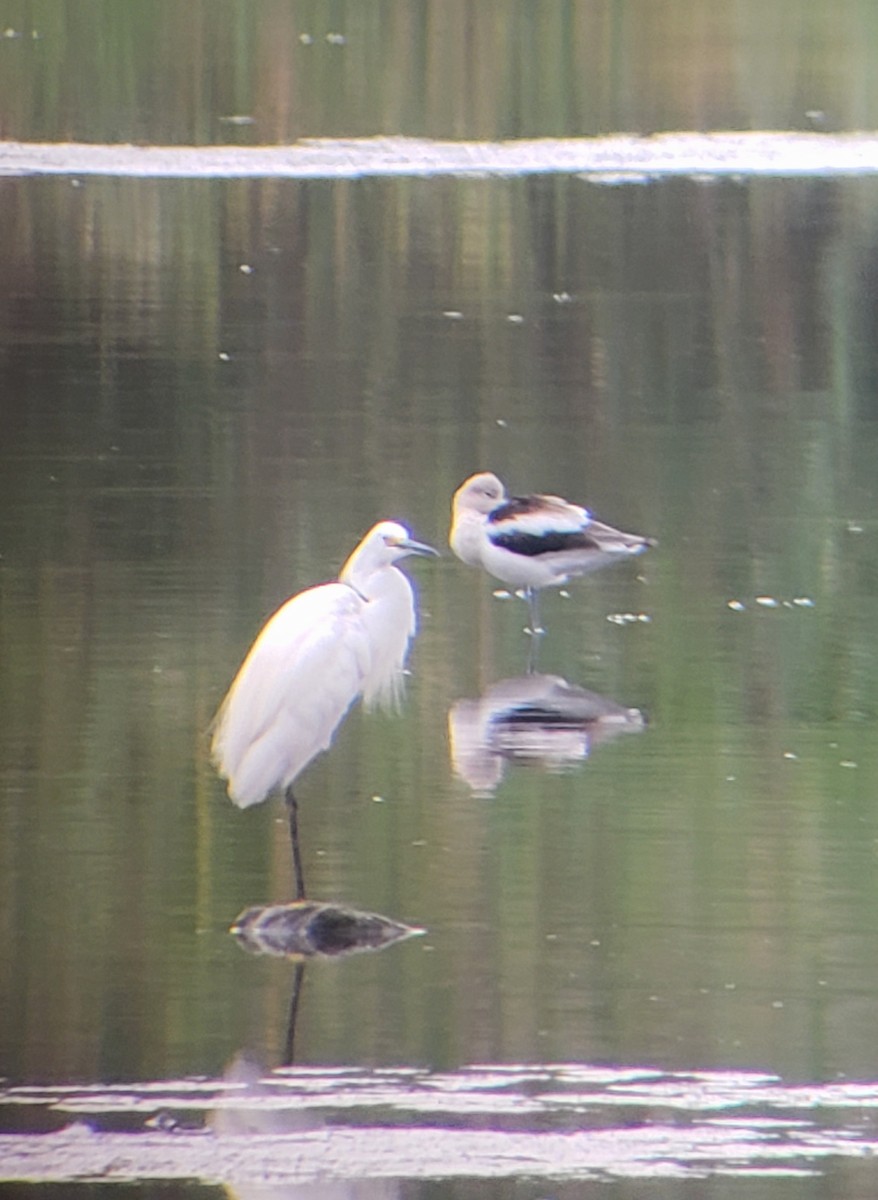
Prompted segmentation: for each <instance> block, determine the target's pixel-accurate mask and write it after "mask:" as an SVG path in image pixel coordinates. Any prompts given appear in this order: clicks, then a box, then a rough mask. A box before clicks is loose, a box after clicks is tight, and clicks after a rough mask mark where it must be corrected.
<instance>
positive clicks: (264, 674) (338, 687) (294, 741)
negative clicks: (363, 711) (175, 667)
mask: <svg viewBox="0 0 878 1200" xmlns="http://www.w3.org/2000/svg"><path fill="white" fill-rule="evenodd" d="M409 554H436V551H435V550H434V549H433V548H432V547H431V546H425V545H423V544H422V543H420V542H416V541H413V540H412V538H411V536H410V535H409V532H408V530H407V529H406V528H405V527H404V526H403V525H399V524H397V523H396V522H394V521H381V522H379V523H378V524H377V525H375V526H374V527H373V528H372V529H370V530H369V532H368V533H367V534H366V536H365V537H364V538H363V540H362V541H361V542H360V544H359V546H357V548H356V550H354V552H353V554H352V555H351V556H350V558H349V559H348V560H347V562H346V563H345V565H344V567H343V568H342V571H341V574H340V575H339V577H338V580H337V582H335V583H324V584H321V585H319V586H317V587H312V588H308V590H307V591H304V592H300V593H299V594H298V595H297V596H293V597H292V599H290V600H287V602H286V603H285V604H283V605H282V606H281V607H280V608H279V609H278V610H277V612H276V613H275V614H274V616H272V617H270V618H269V620H268V621H267V622H266V624H265V626H264V627H263V629H262V631H261V632H260V634H259V636H258V637H257V638H256V641H255V642H254V643H253V645H252V647H251V648H250V652H249V653H248V655H247V657H246V658H245V659H244V662H243V663H242V665H241V668H240V670H239V671H238V674H237V675H236V676H235V679H234V681H233V683H232V685H231V687H230V688H229V691H228V694H227V695H226V698H225V699H224V700H223V702H222V705H221V706H220V709H219V712H218V713H217V716H216V718H215V721H214V728H213V741H212V744H211V755H212V758H213V761H214V763H215V765H216V767H217V770H218V771H219V773H220V775H221V776H222V777H223V778H224V779H226V780H227V781H228V791H229V796H230V797H231V798H232V800H233V801H234V802H235V804H237V805H238V806H239V807H241V808H247V807H249V805H251V804H258V803H259V801H260V800H264V799H265V798H266V797H267V796H268V795H269V794H270V793H271V792H272V791H274V790H275V789H276V788H282V789H285V790H286V794H287V800H288V802H289V804H290V806H291V809H292V812H291V833H292V834H293V853H294V858H295V857H297V847H296V833H295V826H294V820H293V818H294V806H295V798H294V796H293V793H292V784H293V782H294V781H295V779H296V778H297V776H298V775H299V774H300V773H301V772H302V771H303V770H304V769H305V767H307V765H308V763H310V762H311V760H312V759H313V758H315V757H316V756H317V755H318V754H319V753H320V752H321V751H322V750H326V749H327V747H328V746H329V744H330V743H331V741H332V738H333V735H334V734H335V731H336V729H337V728H338V726H339V725H340V724H341V721H342V719H343V718H344V716H345V714H346V713H347V711H348V709H349V708H350V707H351V705H352V704H353V702H354V701H355V700H356V699H357V698H358V697H360V696H362V697H363V699H364V701H365V703H367V704H384V705H390V704H392V703H393V702H394V701H395V700H396V699H397V697H398V695H399V691H400V688H401V684H402V679H403V667H404V664H405V658H406V653H407V651H408V646H409V643H410V641H411V639H412V638H413V637H414V634H415V631H416V624H417V621H416V616H415V601H414V594H413V592H412V586H411V584H410V583H409V581H408V578H407V577H406V576H405V575H404V574H403V572H402V571H400V570H398V569H397V568H396V567H395V566H394V565H393V564H394V563H395V562H398V561H399V560H400V559H401V558H404V557H405V556H406V555H409ZM297 874H299V870H298V868H297ZM299 891H300V893H302V894H303V893H304V887H303V886H302V885H301V880H299Z"/></svg>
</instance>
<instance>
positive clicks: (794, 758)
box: [783, 750, 799, 761]
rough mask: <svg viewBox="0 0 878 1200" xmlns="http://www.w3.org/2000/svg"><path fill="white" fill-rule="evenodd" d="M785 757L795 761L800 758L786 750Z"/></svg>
mask: <svg viewBox="0 0 878 1200" xmlns="http://www.w3.org/2000/svg"><path fill="white" fill-rule="evenodd" d="M783 756H784V758H789V759H792V760H793V761H798V758H799V756H798V754H795V753H794V752H793V751H792V750H784V752H783Z"/></svg>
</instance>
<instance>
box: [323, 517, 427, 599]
mask: <svg viewBox="0 0 878 1200" xmlns="http://www.w3.org/2000/svg"><path fill="white" fill-rule="evenodd" d="M409 554H435V555H437V556H438V554H439V551H438V550H434V549H433V547H432V546H427V545H425V544H424V543H423V542H416V541H415V540H414V538H413V537H412V536H411V534H410V533H409V531H408V530H407V529H406V527H405V525H400V524H399V522H398V521H379V522H378V524H377V525H373V526H372V528H371V529H370V530H369V532H368V533H367V534H366V536H365V537H364V538H363V540H362V541H361V542H360V544H359V546H357V548H356V550H355V551H354V552H353V554H352V555H351V556H350V558H349V559H348V561H347V562H346V563H345V565H344V567H343V568H342V571H341V574H340V575H339V579H340V580H341V581H342V583H349V584H351V585H352V586H353V587H356V588H360V589H362V587H363V581H364V580H365V579H367V578H368V577H369V576H370V575H372V574H373V572H375V571H380V570H381V569H382V568H383V567H389V566H392V564H393V563H395V562H398V561H399V559H401V558H405V557H406V556H407V555H409Z"/></svg>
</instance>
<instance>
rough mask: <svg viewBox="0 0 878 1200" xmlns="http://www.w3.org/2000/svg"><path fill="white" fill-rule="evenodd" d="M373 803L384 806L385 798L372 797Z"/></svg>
mask: <svg viewBox="0 0 878 1200" xmlns="http://www.w3.org/2000/svg"><path fill="white" fill-rule="evenodd" d="M372 803H373V804H383V803H384V797H383V796H373V797H372Z"/></svg>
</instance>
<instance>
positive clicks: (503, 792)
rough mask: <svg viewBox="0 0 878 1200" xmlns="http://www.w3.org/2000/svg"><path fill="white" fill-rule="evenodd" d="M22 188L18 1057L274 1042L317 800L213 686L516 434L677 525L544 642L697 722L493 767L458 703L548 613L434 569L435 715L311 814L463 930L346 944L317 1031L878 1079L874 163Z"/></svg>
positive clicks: (17, 444)
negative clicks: (249, 772) (370, 539)
mask: <svg viewBox="0 0 878 1200" xmlns="http://www.w3.org/2000/svg"><path fill="white" fill-rule="evenodd" d="M3 191H4V199H5V200H6V204H5V205H4V207H3V213H4V216H3V220H4V222H5V223H6V230H5V232H6V234H7V236H5V237H4V238H3V239H0V245H2V254H3V264H2V269H3V278H4V280H6V281H7V285H6V299H5V304H4V307H3V308H2V310H0V321H2V326H3V332H4V335H5V336H4V339H3V341H4V344H5V345H6V347H7V349H6V351H5V358H4V371H5V383H6V387H5V392H4V394H5V400H4V411H3V426H4V438H3V440H2V446H0V462H2V469H0V536H2V554H3V559H2V564H0V606H2V614H0V615H2V630H3V632H2V638H3V651H2V653H3V671H2V676H0V749H2V762H3V781H4V789H3V797H2V802H0V823H2V830H0V833H2V837H0V855H2V873H0V898H2V911H3V914H4V919H3V922H2V924H0V962H2V963H3V967H2V970H0V983H2V1007H3V1012H4V1014H5V1019H4V1021H3V1022H2V1023H0V1027H2V1032H0V1047H2V1051H3V1054H2V1059H3V1063H4V1069H5V1070H6V1071H7V1072H8V1073H9V1074H10V1075H12V1076H13V1077H24V1078H37V1079H39V1078H48V1077H53V1078H58V1077H60V1078H86V1079H87V1078H96V1077H97V1078H105V1077H116V1076H125V1077H129V1078H130V1077H143V1078H146V1077H149V1076H153V1075H165V1074H173V1073H182V1072H188V1071H197V1070H206V1071H209V1072H218V1071H219V1070H221V1068H222V1065H223V1063H224V1062H225V1061H227V1060H228V1058H229V1057H230V1056H231V1055H232V1054H233V1053H234V1052H235V1051H236V1050H238V1049H239V1048H240V1047H241V1046H242V1045H244V1044H245V1043H246V1044H253V1045H254V1047H255V1048H256V1049H258V1050H261V1051H262V1052H263V1054H264V1056H265V1058H266V1059H267V1060H268V1061H276V1059H277V1056H278V1054H279V1048H280V1047H281V1045H282V1041H283V1033H284V1021H285V1013H286V1004H287V1001H288V993H289V985H290V978H289V970H288V969H287V968H285V967H284V966H283V964H276V963H263V962H254V961H251V960H248V959H246V958H244V956H242V955H241V954H240V952H239V951H238V950H237V949H236V947H235V946H234V944H233V943H232V941H231V939H230V938H228V937H227V936H226V934H225V927H226V926H227V925H228V923H229V922H230V921H231V920H232V918H233V917H234V916H235V915H236V914H237V913H238V912H239V911H240V910H241V909H242V908H243V907H245V905H247V904H250V903H257V902H268V901H272V900H282V899H286V898H288V897H289V895H290V880H289V877H288V862H287V859H288V854H287V847H286V845H285V841H284V838H285V830H284V826H283V824H282V823H279V818H280V817H281V816H282V814H281V810H280V807H279V806H277V805H274V806H265V807H263V808H261V809H258V810H255V811H253V812H250V813H246V814H242V813H240V812H237V811H235V810H234V809H233V808H232V806H231V805H230V804H229V803H228V802H227V801H226V800H225V799H224V797H223V795H222V789H221V787H220V785H219V783H218V781H216V780H215V778H214V777H213V774H212V772H211V770H210V767H209V765H208V763H207V760H206V736H205V731H206V729H207V726H208V723H209V720H210V717H211V715H212V712H213V709H214V707H215V705H216V704H217V703H218V701H219V699H220V698H221V696H222V694H223V691H224V689H225V686H226V684H227V683H228V680H229V679H230V678H231V676H232V674H233V672H234V670H235V669H236V667H237V665H238V663H239V661H240V659H241V657H242V655H243V653H244V651H245V650H246V647H247V645H248V644H249V642H250V640H251V638H252V636H253V634H254V633H255V632H256V630H257V629H258V627H259V625H260V624H261V622H262V620H263V619H264V618H265V616H267V615H268V613H269V612H270V611H271V610H272V609H273V608H274V607H275V606H276V605H277V604H278V603H279V602H280V601H281V600H282V599H283V598H284V597H285V596H286V595H287V594H288V593H289V592H290V591H291V590H296V589H298V588H300V587H304V586H307V585H309V584H311V583H314V582H317V581H319V580H321V579H324V578H327V577H330V576H332V575H334V574H335V572H336V571H337V570H338V567H339V566H340V564H341V562H342V561H343V559H344V558H345V556H346V554H347V553H348V551H349V550H350V548H351V546H352V545H353V544H354V543H355V542H356V540H357V538H358V537H359V536H360V534H361V533H362V532H363V531H364V529H365V528H366V527H368V526H369V525H370V524H371V523H372V522H373V520H375V519H376V518H377V517H380V516H397V517H401V518H403V519H404V520H406V522H407V523H409V524H410V525H411V527H412V528H413V529H414V530H415V532H416V534H417V535H418V536H421V537H423V538H425V539H427V540H429V541H434V542H438V543H441V542H442V541H443V538H444V531H445V529H446V528H447V521H448V504H449V500H450V495H451V492H452V490H453V488H454V487H456V485H457V484H458V483H459V482H460V481H461V479H462V478H463V477H464V476H465V475H467V474H468V473H469V472H470V471H471V470H472V469H473V468H475V467H477V466H490V467H492V468H494V469H496V470H497V471H498V472H500V473H501V474H502V475H503V477H504V478H505V479H506V480H507V482H508V483H509V484H510V486H511V487H513V488H519V489H521V488H551V489H553V490H557V491H559V492H561V493H563V494H567V495H569V496H571V497H572V498H575V499H578V500H582V501H586V502H588V503H590V504H592V505H593V506H594V507H595V509H596V510H597V512H598V513H599V515H601V516H603V517H605V518H606V519H608V520H610V521H612V522H614V523H618V524H619V525H620V526H622V527H625V528H633V529H641V530H643V531H644V532H649V533H653V534H655V535H656V536H658V538H659V543H660V544H659V547H658V549H657V550H655V551H652V552H650V554H649V555H648V556H646V557H645V558H644V559H643V560H641V561H640V562H638V563H637V564H636V566H635V567H633V568H632V569H631V570H628V569H621V568H620V569H618V570H616V571H615V572H607V573H605V574H603V575H600V576H598V577H596V578H595V579H594V580H592V581H589V582H587V583H584V584H582V585H579V586H577V587H574V588H571V596H570V598H568V599H565V598H564V597H560V596H549V597H547V598H546V602H545V614H544V615H545V619H546V621H547V623H548V626H549V629H550V635H549V637H548V638H547V639H546V643H545V646H544V648H543V660H542V662H541V665H542V667H543V668H544V669H546V670H550V671H554V672H558V673H561V674H563V675H564V676H565V677H566V678H568V679H569V680H570V681H571V682H572V683H576V684H580V685H582V686H584V687H588V688H592V689H594V690H596V691H599V692H601V693H603V694H606V695H607V696H609V697H612V698H613V699H614V700H616V701H618V702H619V703H621V704H625V705H636V706H638V707H641V708H643V709H644V710H645V711H646V712H647V713H648V715H649V717H650V721H651V726H650V729H649V730H648V731H647V732H645V733H644V734H642V735H641V736H639V737H637V738H630V739H620V740H619V741H617V742H614V743H612V744H611V745H606V746H602V747H599V748H597V749H596V750H595V752H594V754H593V756H592V758H591V760H590V761H589V762H588V763H587V764H586V765H584V766H583V767H582V768H581V769H580V770H578V771H577V772H575V773H570V774H563V775H560V776H556V775H550V774H545V773H543V772H541V771H539V770H538V769H527V768H521V767H510V768H509V769H508V770H507V774H506V778H505V780H504V782H503V784H502V786H501V787H500V788H499V789H498V791H497V793H496V795H495V796H494V797H493V798H492V799H490V800H486V799H483V798H474V797H473V796H472V795H471V794H470V793H469V790H468V789H467V788H466V786H465V785H464V784H463V782H462V781H461V780H460V779H458V778H456V777H455V776H454V775H453V773H452V769H451V765H450V763H449V759H448V745H447V734H446V715H447V711H448V708H449V707H450V705H451V704H452V703H453V702H454V701H455V700H458V699H459V698H461V697H464V696H470V697H472V696H476V695H478V694H480V692H481V691H482V690H484V689H485V688H487V687H488V686H489V685H490V684H492V683H494V682H496V681H497V680H498V679H500V678H503V677H508V676H511V675H515V674H518V673H520V671H521V670H522V669H523V665H524V657H525V653H526V647H525V645H524V638H523V637H522V635H521V627H522V625H523V623H524V610H523V606H522V605H520V604H518V603H517V602H514V601H508V602H501V601H499V600H495V599H494V598H493V597H492V595H491V592H492V587H493V585H492V583H490V582H489V581H488V580H487V579H485V578H481V577H479V576H478V575H476V574H475V573H470V572H467V571H466V570H465V569H464V568H463V567H462V566H461V565H460V564H458V563H457V562H456V561H454V560H453V559H451V558H447V559H445V560H443V561H442V562H440V563H437V564H435V565H431V564H428V565H424V564H417V565H416V566H415V568H414V569H413V571H412V574H413V575H414V576H415V577H416V578H417V580H418V585H419V590H420V594H421V598H422V613H423V619H422V634H421V637H420V639H419V641H418V643H417V646H416V648H415V653H414V658H413V668H414V676H413V678H412V680H411V685H410V689H409V698H408V703H407V705H406V707H405V709H404V711H403V712H402V713H401V714H399V715H398V716H394V717H387V716H376V715H368V714H363V713H360V712H355V713H354V714H352V716H351V717H350V718H349V720H348V722H347V724H346V726H345V727H344V729H343V730H342V732H341V734H340V735H339V738H338V740H337V743H336V745H335V746H334V748H333V751H332V753H331V754H330V755H329V756H327V757H326V758H325V759H324V760H323V761H322V762H320V763H319V764H316V765H315V766H314V768H313V769H312V770H311V771H310V772H309V775H308V776H307V777H306V778H305V780H304V781H303V784H302V831H303V840H304V845H305V853H306V859H307V862H308V874H309V883H310V886H311V888H312V892H313V895H314V896H315V897H316V898H319V899H333V900H338V901H342V902H348V903H353V904H356V905H357V906H358V907H363V908H367V909H372V910H375V911H379V912H386V913H388V914H389V915H392V916H394V917H397V918H399V919H401V920H405V921H410V922H413V923H416V924H419V925H420V924H423V925H425V926H427V927H428V929H429V930H430V935H429V937H428V938H427V939H423V940H422V941H421V942H419V943H412V944H411V945H407V946H404V947H400V948H399V949H397V950H393V951H390V952H388V953H387V954H385V955H383V956H375V957H369V958H362V959H360V960H358V961H356V962H353V961H352V962H350V963H346V964H341V965H339V967H338V968H335V967H329V968H327V969H326V970H314V971H313V972H311V973H310V975H309V978H308V981H307V985H306V994H305V997H304V999H303V1008H302V1030H301V1033H300V1037H299V1042H298V1045H299V1047H300V1052H301V1054H302V1056H303V1057H304V1058H305V1059H307V1060H314V1061H324V1062H332V1061H341V1062H364V1063H371V1062H394V1063H398V1062H416V1063H436V1064H440V1065H445V1064H454V1063H459V1062H466V1061H474V1060H488V1061H490V1060H515V1059H535V1060H565V1059H583V1060H587V1061H589V1060H603V1061H607V1060H610V1061H620V1062H640V1061H649V1062H656V1063H658V1064H660V1065H665V1066H671V1067H684V1068H685V1067H693V1066H702V1067H709V1066H715V1065H744V1066H749V1067H761V1068H765V1069H769V1070H771V1069H778V1070H782V1071H785V1072H788V1073H790V1074H792V1075H797V1076H798V1075H801V1076H805V1077H816V1076H823V1075H827V1074H832V1073H833V1072H834V1071H836V1070H841V1071H847V1072H853V1073H857V1074H863V1073H866V1074H869V1073H870V1072H873V1071H874V1069H875V1064H874V1062H873V1058H874V1052H873V1049H872V1044H873V1043H872V1037H871V1013H872V1010H873V1001H874V995H875V991H876V986H878V979H876V974H875V969H874V966H873V963H874V954H873V953H872V950H873V943H874V938H875V929H876V900H878V894H876V886H875V882H874V881H875V872H874V869H873V862H874V853H875V846H876V836H878V831H876V828H875V824H876V818H875V815H874V806H873V805H872V803H871V800H872V797H873V795H874V792H875V776H876V753H875V739H874V735H873V732H872V728H873V718H874V715H875V711H876V697H875V682H874V681H875V679H876V670H875V667H876V662H875V657H876V651H875V639H874V636H873V629H874V617H875V587H874V584H875V576H876V555H875V548H874V547H875V541H874V538H875V527H874V520H873V517H872V513H873V511H874V500H875V485H874V471H873V463H874V452H875V445H874V432H873V428H872V423H871V416H872V411H873V407H874V405H873V399H872V386H871V385H872V381H873V380H874V377H875V369H874V352H873V349H872V345H871V341H870V335H869V331H870V328H871V325H870V314H871V302H870V299H869V297H870V291H869V288H868V279H869V276H870V264H871V261H872V259H873V258H874V244H875V224H874V219H873V217H872V213H873V212H874V210H875V205H874V200H875V184H874V183H871V182H869V183H863V182H840V183H832V184H827V183H825V182H824V183H819V182H810V181H799V182H784V181H767V182H759V183H753V184H749V185H746V186H745V185H742V184H737V183H728V184H722V185H712V186H699V185H696V184H694V183H687V182H674V183H667V184H663V185H661V186H654V187H648V188H637V189H612V190H608V189H600V188H595V187H592V186H590V185H588V184H586V183H584V182H583V181H581V180H575V179H569V178H552V179H529V180H508V181H503V180H492V181H476V180H469V181H455V180H443V181H439V182H435V183H430V182H427V181H411V180H401V181H382V182H375V181H372V182H362V183H350V182H346V183H339V184H336V185H331V184H328V183H309V184H292V183H285V184H277V183H240V182H239V183H229V184H221V183H197V184H189V183H187V184H180V183H173V184H170V183H166V184H162V183H156V182H152V183H149V184H145V185H144V184H136V183H129V182H107V181H94V182H90V183H88V184H87V185H85V186H83V187H81V188H74V187H71V185H70V182H69V181H61V180H57V181H30V182H28V181H14V182H12V181H7V182H6V183H5V184H3ZM241 265H246V266H249V267H252V271H251V272H242V271H241V270H240V267H241ZM457 314H461V315H460V317H458V316H457ZM510 315H512V316H521V317H522V318H523V320H522V321H520V322H519V321H510V320H509V319H508V318H509V317H510ZM757 597H763V598H769V599H776V600H777V601H778V606H777V607H769V606H767V605H764V604H763V605H760V604H758V603H757V600H756V598H757ZM796 599H800V600H801V599H806V600H809V601H813V607H809V606H804V605H795V604H794V603H793V602H794V601H795V600H796ZM729 601H739V602H741V603H742V604H743V605H744V606H745V609H744V611H741V612H739V611H735V610H734V609H730V608H729V607H728V602H729ZM784 602H787V604H789V607H785V605H784ZM628 612H632V613H634V614H638V613H643V614H645V615H647V616H649V617H650V618H651V621H650V622H649V623H633V624H614V623H612V622H609V621H607V619H606V618H607V616H608V615H612V614H625V613H628Z"/></svg>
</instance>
